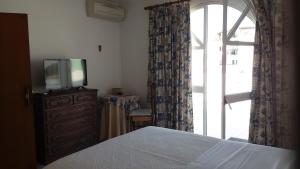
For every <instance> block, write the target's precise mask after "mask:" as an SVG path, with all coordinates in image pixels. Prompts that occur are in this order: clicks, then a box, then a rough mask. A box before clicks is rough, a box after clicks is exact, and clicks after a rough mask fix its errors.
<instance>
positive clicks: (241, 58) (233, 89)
mask: <svg viewBox="0 0 300 169" xmlns="http://www.w3.org/2000/svg"><path fill="white" fill-rule="evenodd" d="M226 49H227V65H226V66H227V67H226V92H225V93H226V94H235V93H244V92H251V90H252V67H253V50H254V49H253V46H229V45H228V46H227V48H226Z"/></svg>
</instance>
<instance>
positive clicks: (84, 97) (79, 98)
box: [74, 92, 97, 104]
mask: <svg viewBox="0 0 300 169" xmlns="http://www.w3.org/2000/svg"><path fill="white" fill-rule="evenodd" d="M96 100H97V94H96V93H94V92H83V93H79V94H76V95H74V104H79V103H86V102H93V101H96Z"/></svg>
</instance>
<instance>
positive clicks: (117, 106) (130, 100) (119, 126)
mask: <svg viewBox="0 0 300 169" xmlns="http://www.w3.org/2000/svg"><path fill="white" fill-rule="evenodd" d="M138 101H139V98H138V97H137V96H134V95H109V96H104V97H102V98H101V105H102V106H101V107H102V108H101V109H102V113H101V133H100V139H101V140H102V141H104V140H107V139H110V138H113V137H116V136H119V135H122V134H125V133H128V132H129V131H130V130H129V129H130V128H129V124H128V120H127V118H128V115H129V113H130V112H132V111H133V110H135V109H138V108H139V103H138Z"/></svg>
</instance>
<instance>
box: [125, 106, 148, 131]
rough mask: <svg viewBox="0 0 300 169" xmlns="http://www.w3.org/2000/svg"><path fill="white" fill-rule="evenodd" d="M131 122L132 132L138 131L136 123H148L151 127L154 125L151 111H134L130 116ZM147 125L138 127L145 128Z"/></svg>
mask: <svg viewBox="0 0 300 169" xmlns="http://www.w3.org/2000/svg"><path fill="white" fill-rule="evenodd" d="M129 120H130V130H131V131H133V130H136V129H137V126H136V123H148V124H149V125H151V124H152V113H151V110H150V109H137V110H133V111H132V112H131V113H130V114H129ZM145 126H146V125H142V126H138V128H140V127H145Z"/></svg>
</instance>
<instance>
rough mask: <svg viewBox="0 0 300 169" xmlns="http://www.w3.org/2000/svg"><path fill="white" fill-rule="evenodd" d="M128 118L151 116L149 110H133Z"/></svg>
mask: <svg viewBox="0 0 300 169" xmlns="http://www.w3.org/2000/svg"><path fill="white" fill-rule="evenodd" d="M129 116H151V109H137V110H133V111H132V112H131V113H130V114H129Z"/></svg>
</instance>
